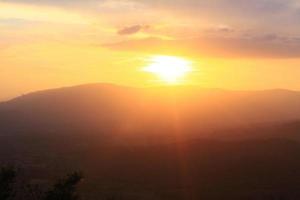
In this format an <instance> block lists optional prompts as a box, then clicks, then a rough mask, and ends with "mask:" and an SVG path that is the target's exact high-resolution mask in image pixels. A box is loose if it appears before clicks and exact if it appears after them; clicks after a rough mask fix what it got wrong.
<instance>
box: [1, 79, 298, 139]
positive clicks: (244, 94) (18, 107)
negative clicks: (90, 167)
mask: <svg viewBox="0 0 300 200" xmlns="http://www.w3.org/2000/svg"><path fill="white" fill-rule="evenodd" d="M299 119H300V92H295V91H288V90H266V91H226V90H218V89H201V88H197V87H188V86H186V87H183V86H178V87H160V88H143V89H141V88H129V87H121V86H116V85H110V84H89V85H82V86H75V87H68V88H60V89H53V90H46V91H40V92H35V93H31V94H28V95H24V96H21V97H18V98H15V99H13V100H11V101H8V102H3V103H1V104H0V132H1V133H2V134H6V133H22V132H31V133H32V132H37V133H38V134H43V133H48V132H51V133H57V134H59V133H66V132H68V133H70V132H84V133H85V134H98V135H100V134H109V133H112V132H113V133H114V134H115V135H114V136H117V137H134V138H136V137H138V136H145V135H148V136H149V135H150V136H154V135H156V136H157V135H159V136H160V137H161V136H162V135H161V133H162V132H164V133H163V134H164V135H163V137H167V136H169V135H171V136H172V135H174V132H176V133H178V134H179V133H181V132H184V135H185V137H186V136H201V135H202V136H203V137H206V136H211V134H212V133H214V132H220V130H225V129H226V130H228V129H229V130H230V129H232V128H236V127H251V126H257V125H258V124H272V123H277V124H278V123H285V122H290V121H297V120H299Z"/></svg>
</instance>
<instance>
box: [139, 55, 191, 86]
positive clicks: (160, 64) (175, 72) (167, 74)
mask: <svg viewBox="0 0 300 200" xmlns="http://www.w3.org/2000/svg"><path fill="white" fill-rule="evenodd" d="M143 71H145V72H150V73H153V74H155V75H157V76H158V77H159V78H160V79H161V80H162V81H164V82H166V83H169V84H176V83H179V82H180V81H181V80H182V78H184V76H186V75H187V74H188V73H190V72H191V71H192V67H191V62H190V61H188V60H187V59H184V58H180V57H176V56H152V57H151V58H150V59H149V65H147V66H146V67H144V68H143Z"/></svg>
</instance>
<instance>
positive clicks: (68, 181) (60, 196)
mask: <svg viewBox="0 0 300 200" xmlns="http://www.w3.org/2000/svg"><path fill="white" fill-rule="evenodd" d="M81 179H82V175H81V173H79V172H75V173H72V174H69V175H68V176H67V177H66V178H64V179H61V180H59V181H58V182H57V183H56V184H55V185H54V187H53V189H52V190H50V191H49V192H47V194H46V197H45V200H77V199H79V196H78V194H77V191H76V186H77V184H78V183H79V182H80V180H81Z"/></svg>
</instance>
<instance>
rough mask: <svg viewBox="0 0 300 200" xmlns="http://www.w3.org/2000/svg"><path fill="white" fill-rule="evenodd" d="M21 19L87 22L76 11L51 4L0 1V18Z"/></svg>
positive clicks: (68, 22) (52, 21)
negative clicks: (40, 4)
mask: <svg viewBox="0 0 300 200" xmlns="http://www.w3.org/2000/svg"><path fill="white" fill-rule="evenodd" d="M12 18H13V19H23V20H30V21H41V22H51V23H65V24H88V21H87V19H85V18H84V17H83V16H81V15H79V14H78V13H75V12H71V11H67V10H64V9H61V8H57V7H52V6H34V5H27V4H17V3H3V2H0V19H12Z"/></svg>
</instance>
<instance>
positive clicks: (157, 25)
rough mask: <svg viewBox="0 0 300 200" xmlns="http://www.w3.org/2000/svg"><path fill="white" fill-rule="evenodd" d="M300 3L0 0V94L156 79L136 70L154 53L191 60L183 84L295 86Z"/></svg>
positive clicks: (273, 0) (137, 83)
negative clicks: (188, 72)
mask: <svg viewBox="0 0 300 200" xmlns="http://www.w3.org/2000/svg"><path fill="white" fill-rule="evenodd" d="M299 10H300V6H299V3H298V1H297V0H253V1H244V0H243V1H234V0H214V1H196V0H176V1H169V0H157V1H150V0H149V1H148V0H141V1H136V0H126V1H118V0H89V1H81V0H76V1H71V0H59V1H58V0H43V1H38V0H30V1H26V0H11V1H4V0H2V1H0V27H1V32H0V80H1V85H0V91H1V94H0V99H2V100H3V99H8V98H12V97H15V96H19V95H21V94H24V93H28V92H30V91H36V90H41V89H46V88H54V87H61V86H68V85H78V84H83V83H93V82H109V83H115V84H118V85H128V86H134V87H149V86H150V87H151V86H153V85H160V84H161V83H160V82H156V81H153V80H155V76H153V75H151V74H149V73H145V72H143V71H142V70H141V69H142V68H143V67H145V66H146V65H147V64H148V63H147V60H148V58H149V57H151V56H154V55H159V56H160V55H162V56H164V55H168V56H179V57H184V58H186V59H188V60H190V61H192V62H193V67H194V69H195V72H194V73H192V74H190V75H189V76H188V77H187V81H185V84H189V85H199V86H201V87H206V88H226V89H241V90H248V89H251V90H258V89H272V88H285V89H293V90H299V89H300V80H299V78H298V77H299V73H300V68H299V64H300V59H299V56H300V36H299V35H300V27H299V26H298V22H299V12H300V11H299ZM262 19H263V20H262Z"/></svg>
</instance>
